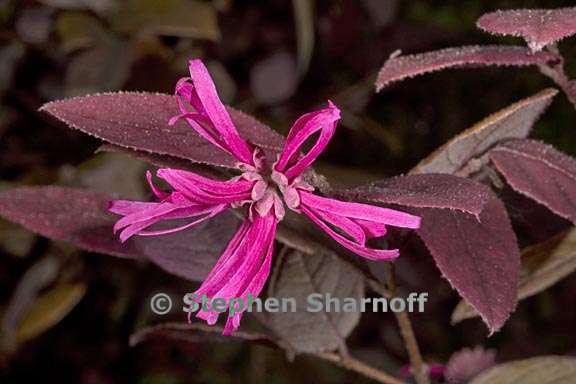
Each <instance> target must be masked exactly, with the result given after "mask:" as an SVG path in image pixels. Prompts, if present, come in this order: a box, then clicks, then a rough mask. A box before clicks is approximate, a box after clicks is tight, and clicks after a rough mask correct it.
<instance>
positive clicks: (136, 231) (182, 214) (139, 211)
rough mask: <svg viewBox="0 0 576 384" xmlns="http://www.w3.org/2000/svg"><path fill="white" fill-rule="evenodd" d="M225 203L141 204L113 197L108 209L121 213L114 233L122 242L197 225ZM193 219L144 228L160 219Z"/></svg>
mask: <svg viewBox="0 0 576 384" xmlns="http://www.w3.org/2000/svg"><path fill="white" fill-rule="evenodd" d="M227 207H228V206H227V205H226V204H219V205H198V204H193V203H189V205H182V204H174V203H172V202H170V201H164V202H160V203H142V202H138V201H126V200H114V201H111V202H110V207H109V210H110V212H113V213H117V214H121V215H124V217H123V218H121V219H120V220H118V221H117V222H116V224H115V225H114V232H115V233H116V232H118V231H121V232H120V240H121V241H122V242H125V241H126V240H128V239H129V238H130V237H132V236H134V235H141V236H156V235H163V234H168V233H174V232H178V231H181V230H184V229H187V228H190V227H192V226H194V225H196V224H199V223H201V222H203V221H205V220H208V219H209V218H211V217H214V216H216V215H217V214H219V213H220V212H222V211H223V210H225V209H226V208H227ZM187 218H192V219H195V220H193V221H192V222H190V223H188V224H186V225H183V226H179V227H175V228H170V229H164V230H155V231H146V229H147V228H148V227H150V226H152V225H154V224H156V223H158V222H160V221H165V220H176V219H187Z"/></svg>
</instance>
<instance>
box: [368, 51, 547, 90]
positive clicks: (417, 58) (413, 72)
mask: <svg viewBox="0 0 576 384" xmlns="http://www.w3.org/2000/svg"><path fill="white" fill-rule="evenodd" d="M557 60H558V57H557V56H556V55H554V54H552V53H549V52H538V53H532V52H531V51H530V50H529V49H527V48H524V47H516V46H505V45H485V46H478V45H475V46H465V47H457V48H446V49H441V50H439V51H432V52H426V53H419V54H415V55H407V56H392V57H391V58H390V59H388V61H386V63H384V66H383V67H382V69H381V70H380V72H379V73H378V78H377V80H376V91H377V92H380V91H381V90H382V89H383V88H384V87H386V86H388V85H389V84H390V83H393V82H395V81H400V80H403V79H406V78H410V77H414V76H418V75H422V74H425V73H428V72H434V71H439V70H442V69H446V68H453V67H464V66H490V65H498V66H525V65H535V64H543V63H546V62H551V61H557Z"/></svg>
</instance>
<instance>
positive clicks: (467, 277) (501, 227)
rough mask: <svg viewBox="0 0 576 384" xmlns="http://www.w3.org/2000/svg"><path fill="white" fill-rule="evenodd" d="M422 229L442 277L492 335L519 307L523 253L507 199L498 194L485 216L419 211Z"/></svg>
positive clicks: (434, 210) (436, 210)
mask: <svg viewBox="0 0 576 384" xmlns="http://www.w3.org/2000/svg"><path fill="white" fill-rule="evenodd" d="M412 211H413V212H414V213H416V214H418V215H420V216H421V217H422V226H421V228H420V229H418V230H417V232H418V235H419V236H420V237H421V238H422V240H423V241H424V243H425V244H426V247H427V248H428V249H429V250H430V253H431V254H432V256H433V257H434V260H435V262H436V265H437V266H438V268H439V269H440V271H441V272H442V275H443V276H444V277H445V278H446V279H447V280H448V281H449V282H450V284H451V285H452V286H453V287H454V288H455V289H456V290H457V291H458V293H459V294H460V295H461V296H462V297H463V298H464V299H466V301H468V303H470V304H471V305H472V306H473V307H474V308H475V309H476V311H477V312H478V313H479V314H480V315H481V317H482V319H483V320H484V322H485V323H486V324H487V325H488V328H489V329H490V333H491V334H492V333H494V332H495V331H497V330H498V329H500V328H501V327H502V325H503V324H504V322H505V321H506V320H507V319H508V317H509V316H510V313H511V312H512V311H513V310H514V308H515V306H516V301H517V292H518V271H519V268H520V253H519V250H518V245H517V242H516V236H515V234H514V231H513V230H512V226H511V224H510V220H509V218H508V215H507V213H506V209H505V208H504V205H503V204H502V202H501V201H500V200H499V199H498V198H497V197H496V196H495V195H493V196H492V198H491V199H490V201H489V202H488V203H487V204H486V205H485V206H484V210H483V211H482V213H481V214H480V216H479V217H474V216H472V215H470V214H467V213H463V212H460V211H457V210H449V209H430V208H421V209H413V210H412Z"/></svg>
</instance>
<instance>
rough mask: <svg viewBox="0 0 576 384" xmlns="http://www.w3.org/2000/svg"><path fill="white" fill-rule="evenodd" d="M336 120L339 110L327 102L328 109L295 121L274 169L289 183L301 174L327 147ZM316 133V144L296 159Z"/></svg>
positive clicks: (338, 117) (338, 118) (308, 114)
mask: <svg viewBox="0 0 576 384" xmlns="http://www.w3.org/2000/svg"><path fill="white" fill-rule="evenodd" d="M338 120H340V110H339V109H338V107H336V106H335V105H334V104H333V103H332V102H331V101H329V102H328V108H325V109H321V110H319V111H316V112H312V113H307V114H305V115H303V116H302V117H300V118H299V119H298V120H296V123H294V125H293V126H292V128H291V129H290V132H289V133H288V137H287V138H286V144H285V146H284V150H283V151H282V153H281V154H280V157H279V158H278V161H277V163H276V165H275V167H274V169H275V170H276V171H278V172H280V173H283V174H284V175H285V176H286V177H287V178H288V179H289V180H290V181H291V180H293V179H294V178H295V177H297V176H299V175H300V174H302V173H303V172H304V171H305V170H306V169H307V168H308V167H309V166H310V165H311V164H312V163H313V162H314V160H316V158H317V157H318V156H319V155H320V154H321V153H322V151H323V150H324V148H326V146H327V145H328V142H329V141H330V139H331V138H332V136H333V135H334V132H335V130H336V124H337V123H338ZM318 131H320V135H319V136H318V139H317V140H316V143H314V145H313V146H312V148H311V149H310V150H309V151H308V152H307V153H305V154H304V155H303V156H302V157H300V158H298V156H299V154H300V150H301V149H302V146H303V144H304V143H305V142H306V140H307V139H309V138H310V137H311V136H312V135H313V134H315V133H316V132H318Z"/></svg>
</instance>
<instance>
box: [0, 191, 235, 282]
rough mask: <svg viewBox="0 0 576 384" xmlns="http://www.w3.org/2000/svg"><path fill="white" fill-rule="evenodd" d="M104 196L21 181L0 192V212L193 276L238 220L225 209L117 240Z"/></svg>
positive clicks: (210, 261) (39, 229)
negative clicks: (188, 223) (173, 228)
mask: <svg viewBox="0 0 576 384" xmlns="http://www.w3.org/2000/svg"><path fill="white" fill-rule="evenodd" d="M109 201H110V196H107V195H106V194H102V193H96V192H91V191H84V190H79V189H74V188H64V187H51V186H49V187H23V188H16V189H11V190H7V191H3V192H0V216H2V217H4V218H6V219H8V220H10V221H13V222H16V223H18V224H20V225H22V226H24V227H26V228H27V229H29V230H31V231H33V232H35V233H38V234H40V235H42V236H45V237H48V238H51V239H54V240H63V241H68V242H71V243H73V244H75V245H77V246H78V247H80V248H83V249H86V250H88V251H93V252H100V253H105V254H110V255H114V256H121V257H134V258H145V259H149V260H151V261H152V262H154V263H155V264H158V265H159V266H160V267H162V268H163V269H165V270H166V271H168V272H170V273H172V274H174V275H177V276H180V277H183V278H186V279H189V280H193V281H197V280H202V279H203V278H204V277H205V276H206V275H207V274H208V272H209V271H210V269H211V268H212V266H213V265H214V263H215V262H216V260H217V259H218V257H219V256H220V254H221V252H222V251H223V249H224V247H225V246H226V243H227V241H228V239H230V238H231V236H232V234H233V232H234V231H235V229H236V227H237V226H238V219H237V218H236V217H235V216H234V215H233V214H232V213H229V212H228V213H222V214H220V215H219V216H217V217H215V218H213V219H212V220H209V221H207V222H205V223H202V224H201V225H199V226H198V227H195V228H193V229H190V230H187V231H183V232H180V233H175V234H171V235H165V236H157V237H135V238H133V239H130V240H129V241H127V242H126V243H124V244H122V243H120V241H119V240H118V239H117V238H116V237H115V236H114V235H113V233H112V226H113V225H114V223H115V221H116V220H117V217H116V216H114V215H112V214H110V213H108V211H107V206H108V202H109Z"/></svg>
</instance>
